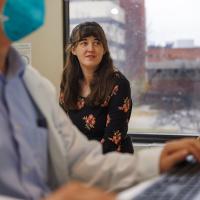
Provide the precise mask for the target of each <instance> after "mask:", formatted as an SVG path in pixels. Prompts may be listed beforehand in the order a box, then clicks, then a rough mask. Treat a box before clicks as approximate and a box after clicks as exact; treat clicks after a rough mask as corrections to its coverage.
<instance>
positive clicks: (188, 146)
mask: <svg viewBox="0 0 200 200" xmlns="http://www.w3.org/2000/svg"><path fill="white" fill-rule="evenodd" d="M187 155H193V156H194V157H195V158H196V159H197V161H199V162H200V141H199V140H197V139H180V140H174V141H172V142H167V143H166V145H165V146H164V149H163V151H162V153H161V157H160V172H161V173H162V172H166V171H168V170H170V169H171V168H172V167H174V166H175V165H176V164H178V163H179V162H181V161H183V160H184V159H185V158H186V156H187Z"/></svg>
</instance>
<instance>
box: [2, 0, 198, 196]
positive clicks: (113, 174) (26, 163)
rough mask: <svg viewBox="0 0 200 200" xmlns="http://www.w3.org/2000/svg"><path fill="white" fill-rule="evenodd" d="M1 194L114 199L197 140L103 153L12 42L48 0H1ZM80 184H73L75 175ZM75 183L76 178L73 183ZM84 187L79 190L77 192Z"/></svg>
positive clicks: (194, 150) (29, 28)
mask: <svg viewBox="0 0 200 200" xmlns="http://www.w3.org/2000/svg"><path fill="white" fill-rule="evenodd" d="M0 13H1V14H0V20H1V26H0V127H1V128H0V137H1V140H0V195H5V196H10V197H14V198H19V199H41V198H45V197H46V196H48V195H49V194H50V193H51V192H52V191H54V190H57V189H58V188H60V187H61V186H62V185H64V184H67V185H66V186H64V188H61V189H59V190H57V192H55V193H53V194H52V196H49V197H48V198H49V199H50V200H51V199H54V200H55V199H56V200H57V199H58V200H61V199H70V200H73V199H87V200H90V199H91V200H94V199H97V200H99V199H105V200H109V199H110V200H111V199H114V198H115V197H114V195H112V194H106V193H105V192H103V191H101V190H99V189H96V188H93V187H91V186H95V187H100V188H101V189H103V190H105V191H113V192H118V191H121V190H123V189H125V188H128V187H130V186H133V185H134V184H137V183H138V182H141V181H143V180H145V179H148V178H150V177H153V176H155V175H158V174H159V173H162V172H165V171H167V170H169V169H171V168H172V167H173V166H174V165H175V164H176V163H178V162H180V161H182V160H184V159H185V157H186V156H187V155H188V154H193V155H194V156H195V158H196V159H197V160H198V161H200V143H199V142H198V141H197V140H195V139H184V140H180V141H175V142H172V143H168V144H167V145H166V146H165V147H164V149H163V150H161V149H151V150H147V151H141V152H139V153H138V154H136V155H134V156H131V155H126V154H124V155H122V154H118V153H109V154H107V155H102V148H101V145H100V144H99V143H97V142H94V141H93V142H89V141H88V140H87V139H86V138H85V137H84V136H83V135H82V134H80V132H79V131H78V130H77V129H76V127H74V125H73V124H72V123H71V121H70V120H69V119H68V118H67V117H66V114H65V113H64V112H63V111H62V109H61V108H60V107H59V104H58V101H57V98H56V95H55V91H54V88H53V87H52V85H51V84H50V83H49V81H48V80H46V79H45V78H44V77H42V76H41V75H40V74H39V73H38V72H37V71H36V70H34V69H33V68H31V67H30V66H26V65H25V63H24V62H23V61H22V59H21V57H20V56H19V54H18V53H17V52H16V51H15V50H14V49H13V48H12V47H11V42H12V41H17V40H19V39H21V38H23V37H25V36H26V35H28V34H29V33H31V32H33V31H34V30H36V29H37V28H39V27H40V26H41V25H42V24H43V20H44V1H43V0H37V1H36V0H29V1H28V0H26V1H24V0H0ZM74 180H75V181H80V182H83V183H84V184H80V183H71V182H72V181H74ZM70 183H71V184H70ZM78 191H80V192H78Z"/></svg>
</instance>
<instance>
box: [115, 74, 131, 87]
mask: <svg viewBox="0 0 200 200" xmlns="http://www.w3.org/2000/svg"><path fill="white" fill-rule="evenodd" d="M113 77H114V80H115V84H122V85H130V83H129V80H128V79H127V78H126V77H125V75H124V74H122V72H120V71H119V70H115V71H114V74H113Z"/></svg>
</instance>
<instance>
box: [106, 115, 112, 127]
mask: <svg viewBox="0 0 200 200" xmlns="http://www.w3.org/2000/svg"><path fill="white" fill-rule="evenodd" d="M110 121H111V118H110V115H109V114H107V118H106V127H108V125H109V124H110Z"/></svg>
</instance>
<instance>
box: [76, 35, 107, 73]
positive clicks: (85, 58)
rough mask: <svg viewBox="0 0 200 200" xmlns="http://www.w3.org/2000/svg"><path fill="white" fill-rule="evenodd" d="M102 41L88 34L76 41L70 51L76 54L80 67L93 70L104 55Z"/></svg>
mask: <svg viewBox="0 0 200 200" xmlns="http://www.w3.org/2000/svg"><path fill="white" fill-rule="evenodd" d="M104 52H105V51H104V48H103V44H102V42H100V41H99V40H98V39H97V38H95V37H93V36H90V37H86V38H84V39H83V40H82V41H80V42H78V44H77V46H75V47H74V48H73V49H72V53H73V54H74V55H76V56H77V58H78V60H79V63H80V66H81V68H82V69H88V70H93V71H95V70H96V69H97V68H98V65H99V63H100V62H101V60H102V57H103V55H104Z"/></svg>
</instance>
